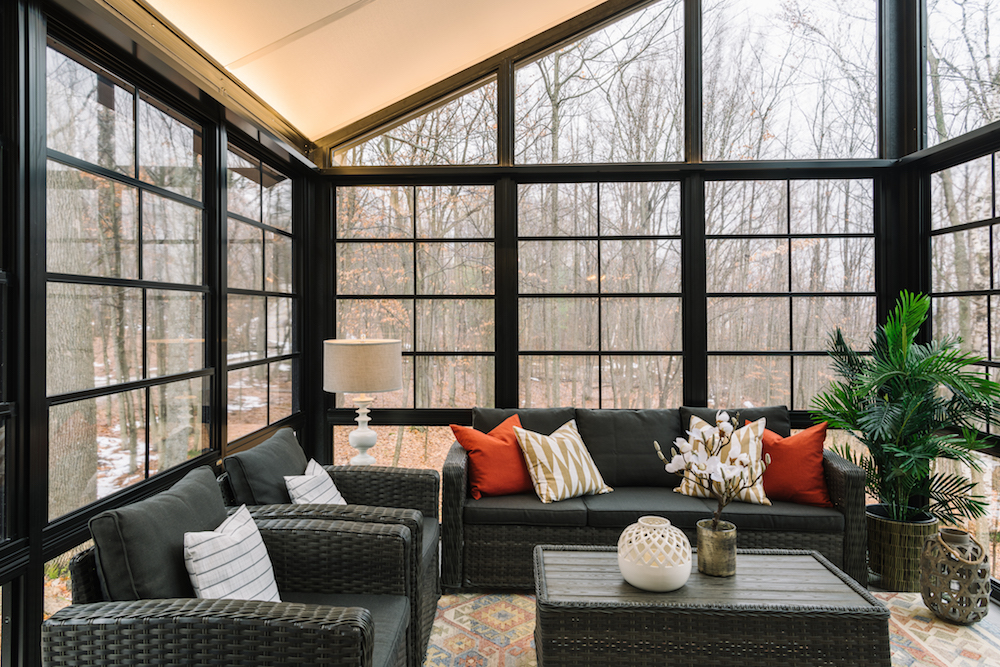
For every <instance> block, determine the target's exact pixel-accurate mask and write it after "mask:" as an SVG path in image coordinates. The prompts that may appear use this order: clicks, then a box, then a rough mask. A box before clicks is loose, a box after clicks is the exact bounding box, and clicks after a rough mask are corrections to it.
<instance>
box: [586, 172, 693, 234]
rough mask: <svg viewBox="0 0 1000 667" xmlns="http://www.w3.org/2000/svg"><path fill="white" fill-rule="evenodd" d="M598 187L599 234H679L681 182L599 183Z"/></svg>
mask: <svg viewBox="0 0 1000 667" xmlns="http://www.w3.org/2000/svg"><path fill="white" fill-rule="evenodd" d="M600 187H601V234H602V235H604V236H618V235H621V236H638V235H644V234H650V235H657V236H679V235H680V233H681V185H680V183H678V182H675V181H666V182H659V183H657V182H650V183H646V182H642V183H601V186H600Z"/></svg>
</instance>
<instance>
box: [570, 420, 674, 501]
mask: <svg viewBox="0 0 1000 667" xmlns="http://www.w3.org/2000/svg"><path fill="white" fill-rule="evenodd" d="M576 425H577V427H578V428H579V429H580V435H581V436H582V437H583V442H584V443H585V444H586V445H587V449H588V450H589V451H590V455H591V456H592V457H593V459H594V463H595V464H597V469H598V470H600V471H601V476H602V477H604V481H605V482H607V483H608V484H609V485H611V486H612V487H614V488H618V487H619V486H669V487H673V486H677V485H678V484H679V483H680V479H681V478H680V477H679V476H678V475H673V474H670V473H668V472H665V471H664V470H663V462H662V461H660V459H659V457H657V456H656V450H655V449H654V448H653V441H654V440H656V441H657V442H659V443H660V448H661V449H662V450H663V451H664V452H667V453H669V452H670V448H671V447H672V446H673V444H674V440H675V439H677V438H681V437H684V431H685V430H686V429H687V424H684V425H683V426H682V425H681V415H680V411H679V410H676V409H675V410H666V409H664V410H584V409H582V408H581V409H578V410H577V411H576Z"/></svg>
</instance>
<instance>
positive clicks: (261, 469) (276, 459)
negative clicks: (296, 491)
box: [222, 428, 308, 505]
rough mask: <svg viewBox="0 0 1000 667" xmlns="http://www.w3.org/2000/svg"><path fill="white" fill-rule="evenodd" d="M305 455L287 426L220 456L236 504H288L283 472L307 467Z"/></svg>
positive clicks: (295, 472)
mask: <svg viewBox="0 0 1000 667" xmlns="http://www.w3.org/2000/svg"><path fill="white" fill-rule="evenodd" d="M307 463H308V461H307V460H306V455H305V453H304V452H303V451H302V447H300V446H299V441H298V440H296V439H295V433H294V432H292V429H290V428H283V429H281V430H280V431H278V432H277V433H275V434H274V435H272V436H271V437H270V438H268V439H267V440H265V441H264V442H262V443H260V444H259V445H257V446H256V447H253V448H251V449H247V450H245V451H242V452H237V453H236V454H233V455H231V456H227V457H226V458H224V459H223V460H222V465H223V466H224V467H225V469H226V472H227V473H229V483H230V484H231V485H232V487H233V496H234V498H235V500H236V504H237V505H272V504H279V505H287V504H288V503H291V502H292V499H291V498H290V497H289V496H288V489H287V488H285V476H286V475H289V476H291V475H301V474H302V473H304V472H305V470H306V464H307Z"/></svg>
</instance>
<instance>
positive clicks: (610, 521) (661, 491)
mask: <svg viewBox="0 0 1000 667" xmlns="http://www.w3.org/2000/svg"><path fill="white" fill-rule="evenodd" d="M515 413H517V414H518V415H519V417H520V420H521V424H522V425H523V427H524V428H526V429H528V430H533V431H538V432H540V433H546V434H547V433H551V432H552V431H554V430H555V429H557V428H558V427H559V426H561V425H562V424H564V423H566V422H567V421H569V420H570V419H576V422H577V427H578V428H579V430H580V434H581V436H582V437H583V440H584V443H585V444H586V445H587V448H588V450H589V451H590V454H591V456H592V457H593V459H594V463H595V464H596V465H597V467H598V469H599V470H600V472H601V475H602V476H603V477H604V480H605V481H606V482H607V483H608V484H609V485H610V486H611V487H612V488H614V491H613V492H611V493H607V494H602V495H595V496H584V497H582V498H571V499H568V500H562V501H559V502H555V503H550V504H547V505H546V504H543V503H542V502H541V501H540V500H539V499H538V497H537V496H536V495H535V494H534V493H522V494H516V495H510V496H496V497H486V496H484V497H482V498H480V499H478V500H477V499H474V498H472V497H471V496H470V495H469V484H468V455H467V453H466V451H465V450H464V449H463V448H462V446H461V445H460V444H458V443H457V442H456V443H455V444H454V445H452V448H451V450H450V451H449V453H448V456H447V458H446V460H445V463H444V469H443V505H442V531H441V532H442V556H441V561H442V562H441V581H442V585H443V586H444V587H445V588H446V589H448V590H461V589H476V588H479V589H483V588H510V589H529V588H531V587H532V585H533V584H534V578H533V572H532V549H533V548H534V546H535V545H537V544H593V545H602V544H603V545H613V544H616V543H617V541H618V537H619V535H620V534H621V531H622V530H623V529H624V528H625V527H626V526H628V525H630V524H632V523H634V522H635V521H636V520H637V519H638V518H639V517H640V516H643V515H646V514H657V515H661V516H664V517H666V518H669V519H670V520H671V522H672V523H673V524H674V525H676V526H678V527H679V528H681V529H682V530H683V531H684V532H685V533H686V534H687V535H688V538H689V539H691V541H692V544H693V543H694V541H695V533H696V524H697V522H698V520H699V519H703V518H706V517H709V516H711V514H712V511H713V510H714V509H715V507H714V501H711V500H704V499H700V498H690V497H688V496H684V495H681V494H679V493H675V492H674V490H673V487H674V486H676V485H677V483H678V482H679V481H680V480H679V477H677V476H676V475H671V474H668V473H666V472H665V471H664V470H663V464H662V463H661V462H660V461H659V459H658V458H657V457H656V453H655V451H654V450H653V446H652V442H653V440H657V441H659V442H660V443H661V445H668V443H672V442H673V441H674V439H675V438H676V437H678V436H683V435H684V430H685V429H683V428H682V427H681V424H682V423H684V424H687V423H689V422H690V416H691V415H692V414H696V415H698V416H700V417H701V418H703V419H706V420H713V421H714V415H715V411H714V410H711V409H707V408H686V407H682V408H678V409H662V410H585V409H576V408H539V409H520V410H514V409H506V410H504V409H484V408H476V409H475V410H474V411H473V424H472V425H473V427H474V428H476V429H477V430H480V431H490V430H492V429H493V428H495V427H496V426H497V425H498V424H500V423H501V422H502V421H503V420H504V419H506V418H507V417H509V416H511V415H513V414H515ZM761 416H763V417H767V426H768V428H769V429H770V430H772V431H775V432H776V433H778V434H779V435H783V436H787V435H789V434H790V421H789V416H788V410H787V409H786V408H784V407H768V408H757V409H746V410H741V411H740V417H741V418H744V419H747V420H755V419H758V418H759V417H761ZM823 466H824V474H825V478H826V483H827V487H828V490H829V492H830V497H831V500H832V501H833V504H834V508H832V509H831V508H823V507H813V506H810V505H799V504H795V503H790V502H781V501H775V502H774V503H773V504H772V505H771V506H770V507H768V506H761V505H750V504H747V503H732V504H731V505H729V506H728V507H727V508H726V510H725V512H724V514H723V516H724V518H726V519H728V520H730V521H732V522H734V523H735V524H736V526H737V529H738V537H737V540H738V544H739V546H740V547H741V548H750V549H760V548H768V549H812V550H816V551H818V552H820V553H821V554H823V555H824V556H826V557H827V558H828V559H830V561H832V562H833V563H834V564H835V565H837V566H838V567H840V568H841V569H843V570H844V571H845V572H847V574H849V575H850V576H851V577H853V578H854V579H856V580H857V581H859V582H861V583H862V584H865V583H866V581H867V560H866V542H867V537H866V531H865V520H864V506H865V501H864V473H863V471H862V470H861V469H860V468H858V467H857V466H855V465H854V464H852V463H850V462H848V461H846V460H845V459H843V458H841V457H840V456H838V455H836V454H834V453H833V452H830V451H826V452H825V453H824V457H823Z"/></svg>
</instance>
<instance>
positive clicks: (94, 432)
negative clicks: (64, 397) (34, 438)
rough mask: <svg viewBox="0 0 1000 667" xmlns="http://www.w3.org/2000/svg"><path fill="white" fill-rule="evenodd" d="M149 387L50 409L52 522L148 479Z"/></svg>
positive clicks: (50, 512)
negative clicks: (147, 409) (147, 416)
mask: <svg viewBox="0 0 1000 667" xmlns="http://www.w3.org/2000/svg"><path fill="white" fill-rule="evenodd" d="M145 407H146V391H145V390H144V389H136V390H134V391H127V392H123V393H121V394H111V395H110V396H101V397H100V398H91V399H86V400H83V401H75V402H73V403H64V404H62V405H54V406H52V407H51V408H49V512H48V516H49V520H50V521H51V520H52V519H56V518H58V517H60V516H62V515H64V514H67V513H69V512H72V511H73V510H75V509H78V508H80V507H83V506H84V505H88V504H90V503H92V502H94V501H95V500H97V499H99V498H104V497H105V496H109V495H111V494H112V493H114V492H115V491H118V490H120V489H124V488H126V487H128V486H131V485H132V484H135V483H136V482H140V481H142V480H143V479H145V478H146V425H145V424H144V423H143V414H144V413H145Z"/></svg>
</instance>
